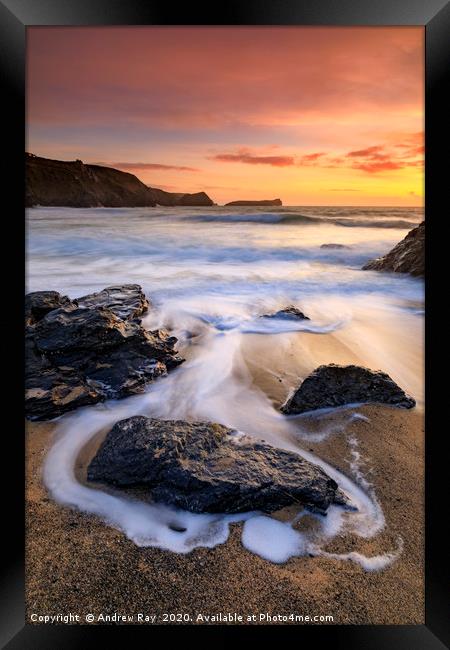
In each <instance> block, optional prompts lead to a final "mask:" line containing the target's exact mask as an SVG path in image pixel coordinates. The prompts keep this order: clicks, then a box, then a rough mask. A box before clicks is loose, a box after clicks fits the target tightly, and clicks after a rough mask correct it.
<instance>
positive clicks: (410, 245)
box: [362, 221, 425, 276]
mask: <svg viewBox="0 0 450 650" xmlns="http://www.w3.org/2000/svg"><path fill="white" fill-rule="evenodd" d="M362 269H363V271H393V272H394V273H409V274H410V275H414V276H423V275H425V221H422V223H421V224H419V225H418V226H417V227H416V228H413V229H412V230H410V232H409V233H408V234H407V235H406V237H405V238H404V239H402V241H401V242H399V243H398V244H397V245H396V246H394V248H393V249H392V250H391V251H389V253H387V255H384V257H379V258H377V259H375V260H371V261H370V262H367V264H365V265H364V266H363V267H362Z"/></svg>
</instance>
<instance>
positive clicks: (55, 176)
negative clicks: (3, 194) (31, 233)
mask: <svg viewBox="0 0 450 650" xmlns="http://www.w3.org/2000/svg"><path fill="white" fill-rule="evenodd" d="M25 160H26V196H25V204H26V205H27V206H28V207H31V206H34V205H42V206H65V207H74V208H90V207H109V208H121V207H130V208H133V207H147V206H155V205H164V206H175V205H184V206H193V205H200V206H206V205H214V203H213V201H212V200H211V199H210V198H209V196H208V195H207V194H205V193H204V192H198V193H196V194H174V193H171V192H164V191H163V190H158V189H155V188H152V187H147V185H145V184H144V183H142V182H141V181H140V180H139V179H138V178H137V177H136V176H134V175H133V174H129V173H128V172H123V171H120V170H118V169H113V168H112V167H104V166H101V165H85V164H84V163H82V162H81V160H76V161H73V162H72V161H62V160H51V159H49V158H40V157H39V156H34V155H33V154H29V153H27V154H26V158H25Z"/></svg>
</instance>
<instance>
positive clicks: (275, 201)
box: [225, 199, 283, 206]
mask: <svg viewBox="0 0 450 650" xmlns="http://www.w3.org/2000/svg"><path fill="white" fill-rule="evenodd" d="M225 205H226V206H227V205H229V206H230V205H231V206H233V205H243V206H245V205H248V206H251V205H256V206H258V205H262V206H264V205H283V203H282V201H281V199H264V200H262V201H230V203H225Z"/></svg>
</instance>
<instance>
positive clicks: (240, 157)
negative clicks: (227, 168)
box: [210, 151, 295, 167]
mask: <svg viewBox="0 0 450 650" xmlns="http://www.w3.org/2000/svg"><path fill="white" fill-rule="evenodd" d="M210 160H217V161H219V162H232V163H233V162H237V163H244V164H246V165H271V166H272V167H289V166H291V165H295V161H294V157H293V156H255V155H254V154H252V153H249V152H244V151H240V152H238V153H221V154H217V155H215V156H212V157H211V158H210Z"/></svg>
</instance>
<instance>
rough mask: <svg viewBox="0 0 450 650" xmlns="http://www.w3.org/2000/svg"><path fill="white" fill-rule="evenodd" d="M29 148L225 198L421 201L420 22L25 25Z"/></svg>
mask: <svg viewBox="0 0 450 650" xmlns="http://www.w3.org/2000/svg"><path fill="white" fill-rule="evenodd" d="M27 43H28V47H27V151H29V152H31V153H34V154H36V155H39V156H45V157H48V158H55V159H58V160H75V159H81V160H83V162H85V163H100V164H104V165H108V166H112V167H116V168H118V169H122V170H124V171H128V172H131V173H133V174H135V175H136V176H137V177H138V178H139V179H140V180H142V181H143V182H144V183H146V184H147V185H150V186H152V187H159V188H162V189H165V190H168V191H171V192H198V191H202V190H203V191H205V192H207V194H208V195H209V196H211V198H212V199H213V200H214V201H215V202H217V203H219V204H223V203H225V202H228V201H233V200H238V199H253V200H255V199H273V198H281V199H282V201H283V204H284V205H374V206H376V205H390V206H395V205H397V206H422V205H423V178H424V170H423V162H424V136H423V130H424V28H423V27H345V28H343V27H75V28H74V27H31V28H28V30H27Z"/></svg>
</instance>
